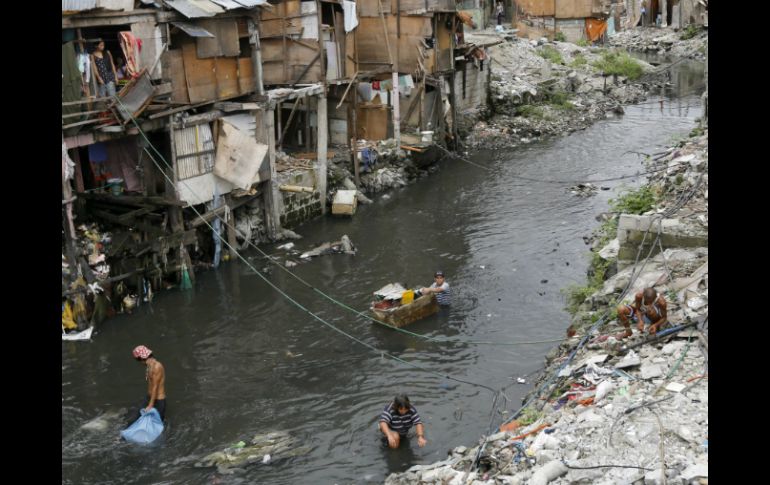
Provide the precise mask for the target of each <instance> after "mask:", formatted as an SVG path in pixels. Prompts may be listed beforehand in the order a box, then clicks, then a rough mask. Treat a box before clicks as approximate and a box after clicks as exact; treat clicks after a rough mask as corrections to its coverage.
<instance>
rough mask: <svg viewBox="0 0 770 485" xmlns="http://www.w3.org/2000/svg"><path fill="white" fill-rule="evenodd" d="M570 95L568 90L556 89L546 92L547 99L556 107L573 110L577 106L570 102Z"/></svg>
mask: <svg viewBox="0 0 770 485" xmlns="http://www.w3.org/2000/svg"><path fill="white" fill-rule="evenodd" d="M569 99H570V95H569V93H567V92H566V91H554V92H551V93H547V94H546V101H547V102H548V104H550V105H551V106H553V107H554V108H558V109H562V110H572V109H575V106H574V105H573V104H572V103H570V102H569Z"/></svg>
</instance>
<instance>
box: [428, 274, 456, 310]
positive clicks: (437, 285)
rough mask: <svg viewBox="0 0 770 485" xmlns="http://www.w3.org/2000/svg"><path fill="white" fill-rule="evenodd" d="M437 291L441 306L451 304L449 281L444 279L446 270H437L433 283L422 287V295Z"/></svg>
mask: <svg viewBox="0 0 770 485" xmlns="http://www.w3.org/2000/svg"><path fill="white" fill-rule="evenodd" d="M428 293H435V294H436V299H437V300H438V304H439V305H441V306H447V305H449V303H450V301H451V298H450V296H451V295H450V293H449V283H447V282H446V281H445V280H444V272H443V271H436V274H434V275H433V284H432V285H430V287H428V288H420V295H427V294H428Z"/></svg>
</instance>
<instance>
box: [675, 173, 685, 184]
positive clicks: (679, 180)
mask: <svg viewBox="0 0 770 485" xmlns="http://www.w3.org/2000/svg"><path fill="white" fill-rule="evenodd" d="M682 182H684V175H682V174H681V173H678V174H676V179H675V180H674V185H682Z"/></svg>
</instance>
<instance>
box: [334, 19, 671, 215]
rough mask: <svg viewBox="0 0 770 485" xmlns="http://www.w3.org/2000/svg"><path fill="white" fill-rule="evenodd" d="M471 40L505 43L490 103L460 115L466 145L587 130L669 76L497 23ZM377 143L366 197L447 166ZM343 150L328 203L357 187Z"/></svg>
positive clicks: (496, 49)
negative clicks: (537, 38)
mask: <svg viewBox="0 0 770 485" xmlns="http://www.w3.org/2000/svg"><path fill="white" fill-rule="evenodd" d="M465 40H466V42H468V43H471V44H485V43H489V42H490V41H499V42H500V43H499V44H497V45H493V46H491V47H489V48H488V54H489V56H490V58H491V61H489V60H487V61H486V62H487V65H486V67H485V69H491V71H492V74H491V82H490V87H489V93H488V96H487V102H486V107H485V108H484V109H477V110H472V111H468V112H462V113H459V116H458V120H457V121H458V130H459V133H460V136H461V139H460V143H461V146H463V147H464V148H467V149H472V148H502V147H507V148H510V147H512V146H513V147H515V146H519V145H526V144H529V143H532V142H534V141H537V140H540V139H543V138H546V137H549V136H555V135H566V134H569V133H572V132H574V131H576V130H581V129H585V128H586V127H588V126H590V125H592V124H593V123H595V122H596V121H598V120H601V119H605V118H607V117H611V116H615V115H617V114H622V113H623V105H626V104H632V103H637V102H640V101H643V100H645V99H647V96H648V95H649V94H650V93H652V92H654V91H659V90H661V89H663V88H664V87H665V86H667V85H668V81H669V78H668V75H667V70H666V67H667V66H665V65H664V66H658V67H655V66H653V65H651V64H649V63H647V62H644V61H641V60H638V59H633V58H631V57H629V56H628V55H627V54H624V53H622V52H615V51H612V50H610V49H607V48H603V47H586V46H579V45H575V44H572V43H569V42H558V41H553V42H550V41H547V40H546V39H541V40H540V41H529V40H526V39H521V38H519V37H517V36H516V35H515V34H512V33H506V32H503V33H499V32H495V30H494V29H485V30H481V31H474V32H472V33H471V32H469V33H466V35H465ZM371 148H372V151H373V152H375V155H376V156H375V161H374V163H373V164H372V165H371V167H366V168H365V170H366V172H365V173H363V174H362V175H361V177H360V181H361V187H360V188H359V190H360V191H361V193H362V194H363V195H364V196H366V197H371V196H372V195H373V194H377V193H381V192H385V191H387V190H389V189H393V188H398V187H403V186H406V185H408V184H411V183H414V182H416V181H417V180H419V179H422V178H424V177H426V176H427V175H429V174H430V173H432V172H435V171H436V170H439V169H440V168H439V165H440V164H433V165H429V166H419V165H418V164H416V163H415V161H414V157H413V156H412V153H411V152H409V151H407V150H404V149H402V148H401V147H399V146H396V144H395V141H394V140H384V141H381V142H376V143H371ZM338 151H339V153H338V155H337V156H335V157H334V159H333V160H332V161H331V163H330V164H329V189H328V190H329V191H328V197H327V200H329V201H331V200H333V197H334V194H335V193H336V191H337V190H339V189H344V190H354V189H356V186H355V184H354V183H353V180H354V174H353V173H352V171H351V169H350V154H349V151H347V150H344V149H343V150H338ZM365 165H366V164H365ZM359 202H362V203H368V200H365V199H359Z"/></svg>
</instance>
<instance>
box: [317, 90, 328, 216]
mask: <svg viewBox="0 0 770 485" xmlns="http://www.w3.org/2000/svg"><path fill="white" fill-rule="evenodd" d="M326 105H327V102H326V92H323V93H321V94H319V95H318V103H317V106H318V109H317V112H316V113H317V115H316V118H318V137H317V140H318V144H317V146H316V148H317V151H318V163H317V164H316V189H317V190H318V192H319V195H320V196H321V214H326V168H327V159H326V158H327V149H328V147H329V127H328V121H329V119H328V117H327V114H326V111H327V109H326Z"/></svg>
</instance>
